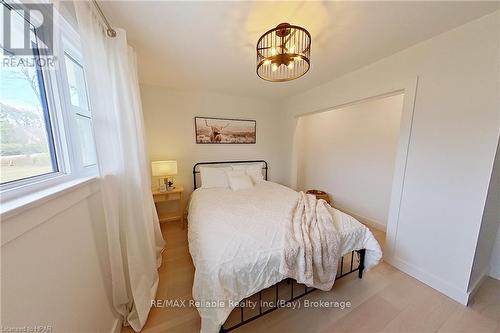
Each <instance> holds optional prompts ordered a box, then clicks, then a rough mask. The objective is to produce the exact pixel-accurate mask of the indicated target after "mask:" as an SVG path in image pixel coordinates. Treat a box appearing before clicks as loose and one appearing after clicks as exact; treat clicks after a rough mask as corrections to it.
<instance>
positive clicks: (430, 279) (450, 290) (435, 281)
mask: <svg viewBox="0 0 500 333" xmlns="http://www.w3.org/2000/svg"><path fill="white" fill-rule="evenodd" d="M384 260H385V261H386V262H388V263H389V264H391V265H392V266H394V267H396V268H397V269H399V270H401V271H403V272H405V273H406V274H408V275H411V276H412V277H414V278H415V279H417V280H419V281H421V282H423V283H425V284H426V285H428V286H429V287H431V288H433V289H436V290H437V291H439V292H440V293H442V294H445V295H446V296H448V297H450V298H452V299H454V300H455V301H457V302H459V303H461V304H463V305H467V302H468V300H469V293H468V292H467V291H465V290H460V289H459V288H457V287H455V286H452V285H450V284H449V283H447V282H446V281H444V280H442V279H441V278H439V277H437V276H435V275H433V274H430V273H428V272H425V271H423V270H421V269H419V268H417V267H415V266H413V265H411V264H408V263H407V262H405V261H404V260H402V259H400V258H394V257H384Z"/></svg>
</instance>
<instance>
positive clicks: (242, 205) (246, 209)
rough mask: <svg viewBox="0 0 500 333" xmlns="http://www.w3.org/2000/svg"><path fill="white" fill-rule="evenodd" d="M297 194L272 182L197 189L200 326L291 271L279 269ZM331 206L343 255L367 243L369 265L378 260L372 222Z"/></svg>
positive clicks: (192, 232) (194, 217) (214, 323)
mask: <svg viewBox="0 0 500 333" xmlns="http://www.w3.org/2000/svg"><path fill="white" fill-rule="evenodd" d="M298 200H299V193H298V192H295V191H293V190H291V189H289V188H287V187H284V186H281V185H278V184H276V183H272V182H261V183H258V184H256V185H255V186H254V187H253V188H251V189H247V190H239V191H232V190H230V189H221V188H216V189H198V190H196V191H194V192H193V194H192V197H191V202H190V205H189V215H188V216H189V217H188V219H189V232H188V235H189V251H190V253H191V256H192V258H193V263H194V265H195V268H196V270H195V277H194V284H193V299H194V300H195V301H196V305H197V309H198V312H199V313H200V316H201V319H202V321H201V332H203V333H216V332H218V331H219V329H220V327H221V325H222V324H223V323H224V322H225V320H226V319H227V317H228V316H229V314H230V313H231V311H232V310H233V308H234V307H235V306H236V305H237V304H238V302H239V301H241V300H243V299H244V298H246V297H248V296H250V295H253V294H254V293H256V292H258V291H260V290H262V289H265V288H267V287H270V286H272V285H274V284H275V283H277V282H279V281H281V280H283V279H284V278H287V277H289V276H286V275H283V274H281V273H280V264H281V263H282V261H283V259H284V252H285V251H284V250H285V244H286V242H285V235H287V234H288V231H289V229H287V228H290V220H291V219H292V217H293V213H294V211H295V207H296V205H297V202H298ZM329 209H330V213H331V214H332V217H333V222H334V223H335V229H336V230H338V232H339V234H340V251H339V252H340V255H344V254H347V253H349V252H351V251H352V250H358V249H363V248H364V249H366V250H367V251H366V257H365V271H366V270H369V269H370V268H371V267H373V266H374V265H376V264H377V263H378V261H379V260H380V259H381V257H382V252H381V250H380V246H379V245H378V243H377V241H376V240H375V238H374V237H373V235H372V233H371V232H370V231H369V230H368V228H366V227H365V226H364V225H362V224H361V223H359V222H358V221H356V220H355V219H354V218H352V217H351V216H349V215H347V214H344V213H342V212H340V211H339V210H336V209H334V208H331V207H329ZM336 259H337V260H338V259H340V256H339V258H336Z"/></svg>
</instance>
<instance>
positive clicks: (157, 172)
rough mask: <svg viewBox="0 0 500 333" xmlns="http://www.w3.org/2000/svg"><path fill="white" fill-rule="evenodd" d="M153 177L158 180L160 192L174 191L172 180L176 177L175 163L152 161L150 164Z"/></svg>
mask: <svg viewBox="0 0 500 333" xmlns="http://www.w3.org/2000/svg"><path fill="white" fill-rule="evenodd" d="M151 171H152V174H153V177H161V178H160V192H165V191H171V190H173V189H174V178H173V177H169V176H175V175H177V161H154V162H151Z"/></svg>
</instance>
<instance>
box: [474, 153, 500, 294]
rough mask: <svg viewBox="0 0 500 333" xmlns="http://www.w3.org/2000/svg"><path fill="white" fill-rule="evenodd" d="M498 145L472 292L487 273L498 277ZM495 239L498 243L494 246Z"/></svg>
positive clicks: (499, 156)
mask: <svg viewBox="0 0 500 333" xmlns="http://www.w3.org/2000/svg"><path fill="white" fill-rule="evenodd" d="M499 224H500V145H499V146H498V147H497V154H496V158H495V165H494V167H493V172H492V175H491V180H490V187H489V190H488V197H487V199H486V208H485V210H484V214H483V221H482V223H481V230H480V233H479V241H478V243H477V246H476V253H475V256H474V265H473V267H472V273H471V281H470V283H469V290H470V291H472V292H474V291H475V289H476V288H477V286H478V285H479V283H480V282H481V281H482V279H483V278H484V277H486V276H487V275H491V276H493V277H496V278H497V279H500V241H499V240H498V239H499V235H500V234H499V232H500V231H498V229H499V227H498V226H499ZM495 241H496V242H497V243H498V244H497V245H496V246H495Z"/></svg>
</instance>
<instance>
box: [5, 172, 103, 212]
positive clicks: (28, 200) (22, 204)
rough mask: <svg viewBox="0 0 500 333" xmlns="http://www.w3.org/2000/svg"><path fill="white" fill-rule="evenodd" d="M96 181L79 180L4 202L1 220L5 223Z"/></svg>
mask: <svg viewBox="0 0 500 333" xmlns="http://www.w3.org/2000/svg"><path fill="white" fill-rule="evenodd" d="M96 180H97V177H96V176H94V177H88V178H78V179H74V180H70V181H67V182H64V183H62V184H58V185H55V186H52V187H49V188H46V189H44V190H40V191H37V192H34V193H30V194H27V195H23V196H21V197H19V198H14V199H11V200H8V201H6V202H2V203H1V207H0V219H1V220H2V221H5V220H7V219H9V218H12V217H14V216H16V215H18V214H20V213H23V212H25V211H26V210H28V209H30V208H35V207H37V206H40V205H42V204H44V203H47V202H48V201H51V200H54V199H56V198H58V197H60V196H62V195H65V194H67V193H69V192H71V191H74V190H76V189H78V188H81V187H83V186H86V185H90V184H92V183H93V182H95V181H96Z"/></svg>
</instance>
